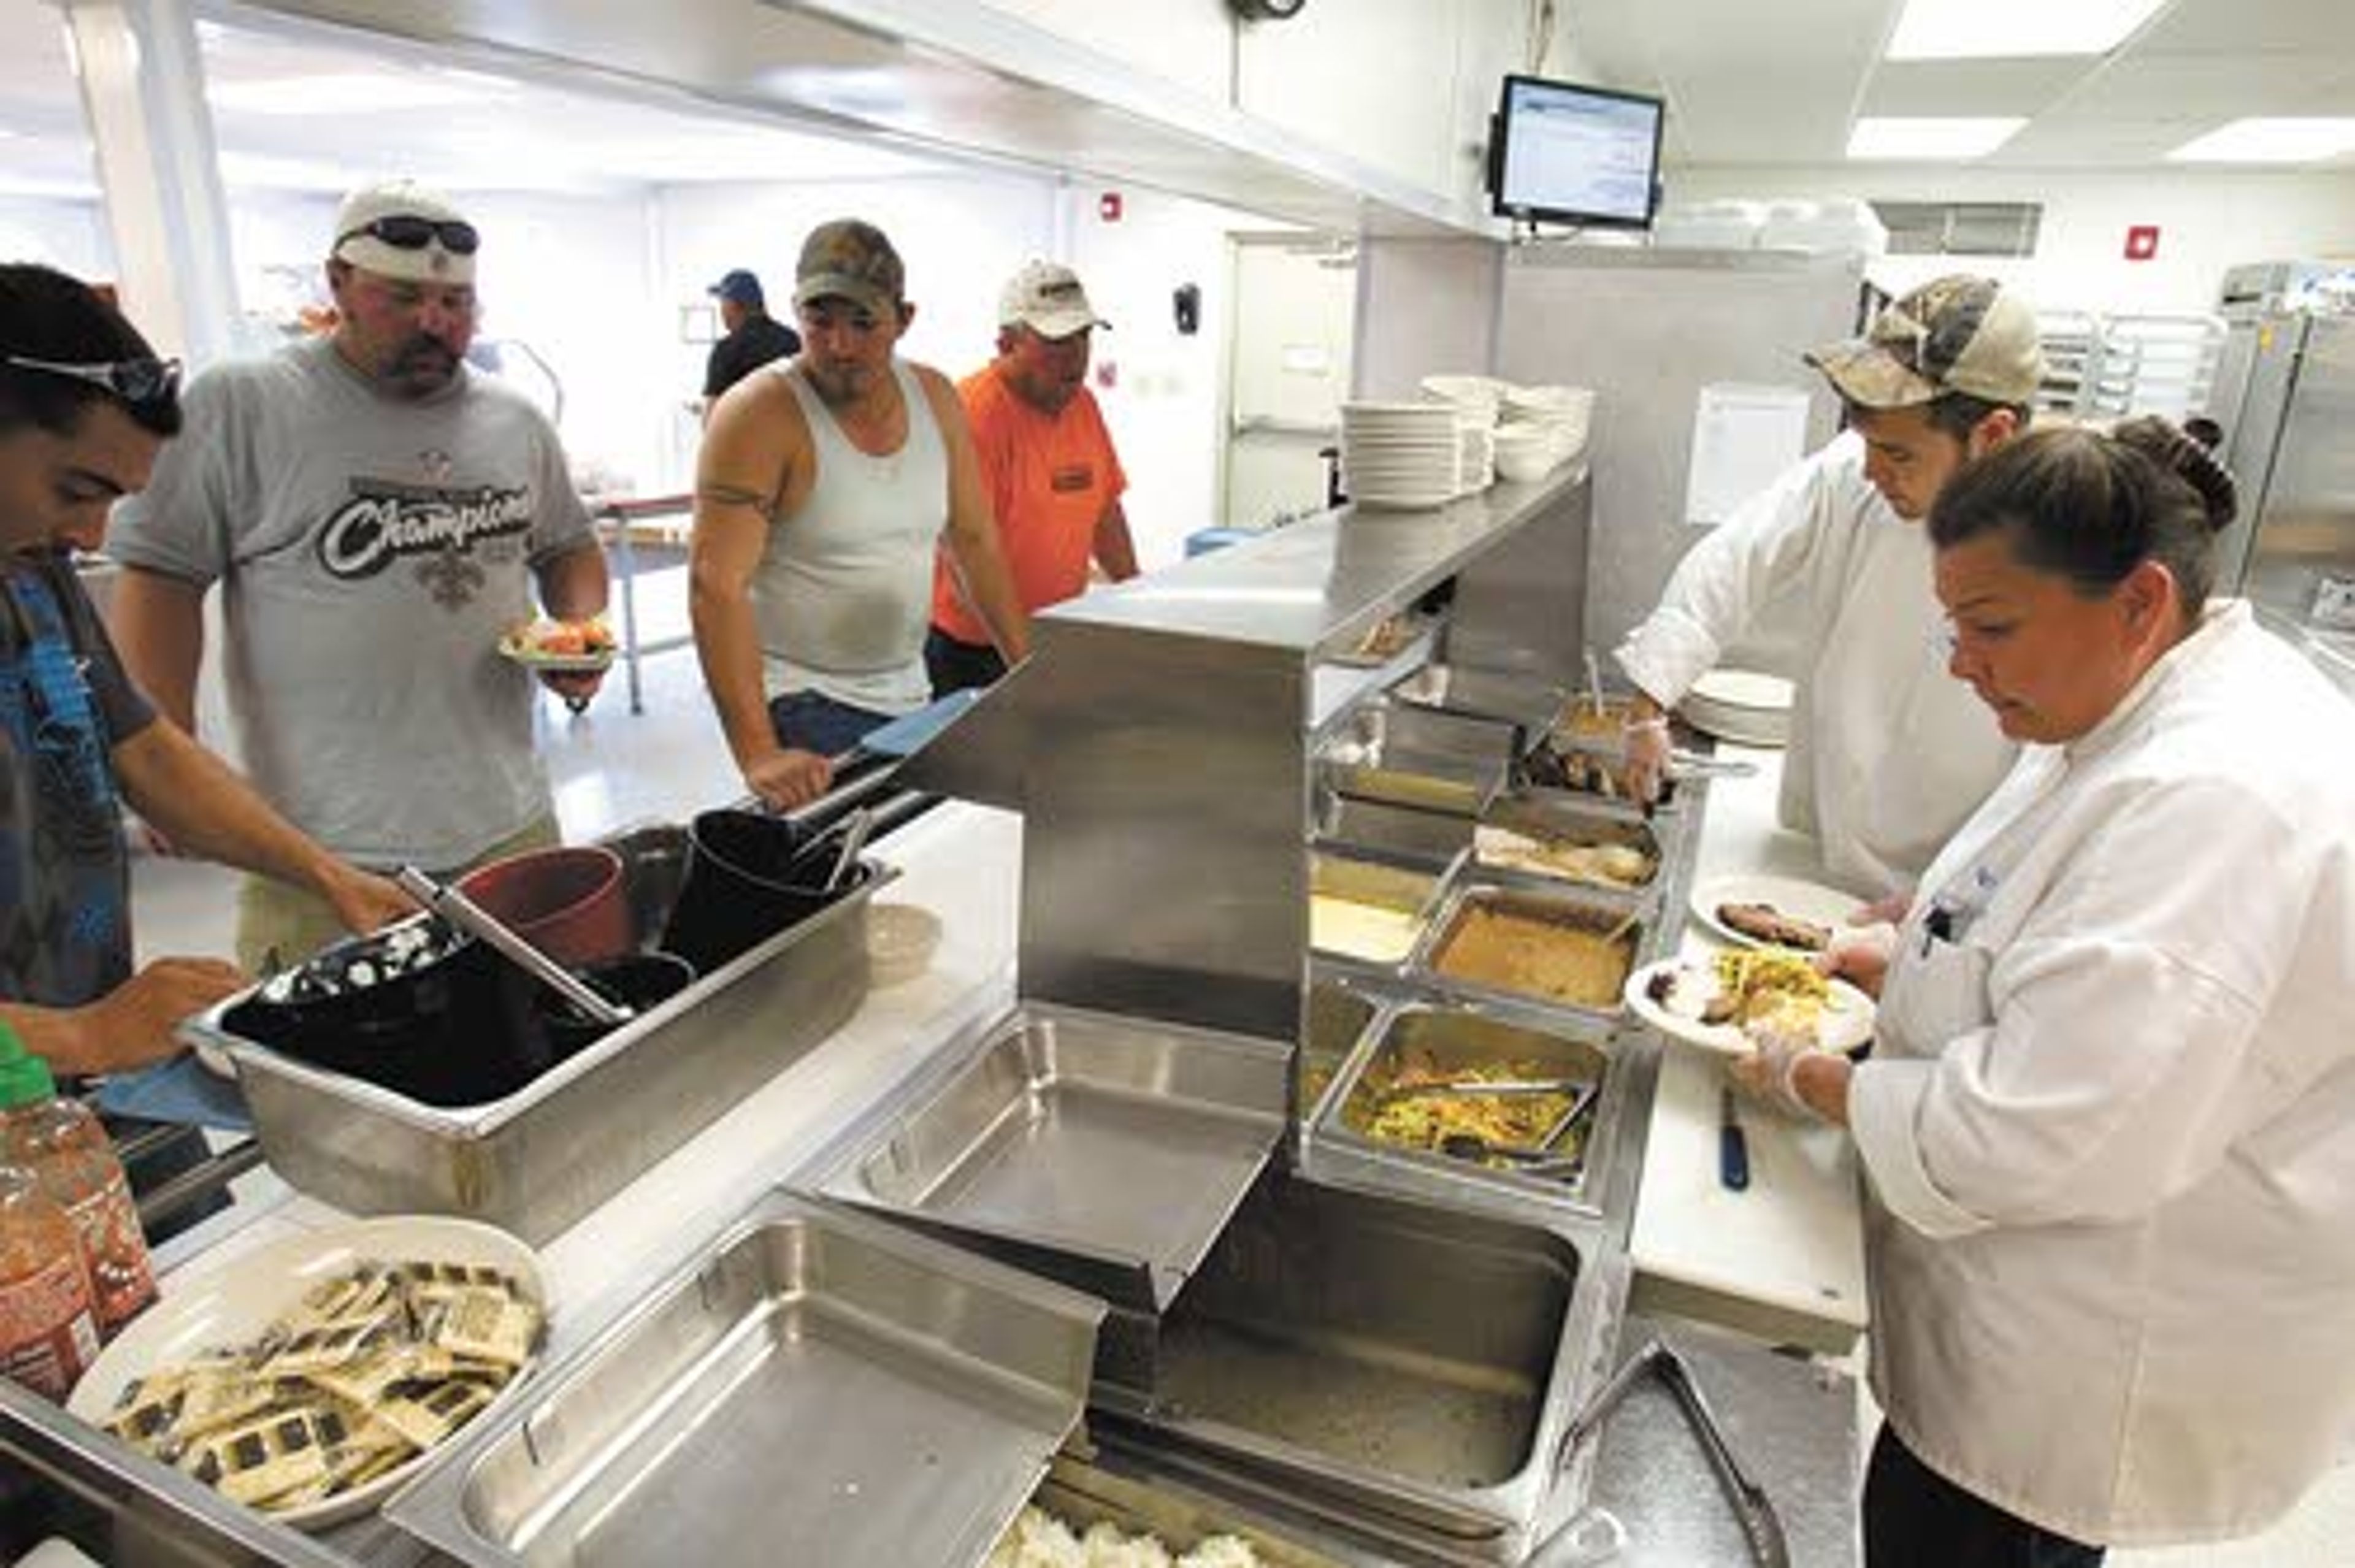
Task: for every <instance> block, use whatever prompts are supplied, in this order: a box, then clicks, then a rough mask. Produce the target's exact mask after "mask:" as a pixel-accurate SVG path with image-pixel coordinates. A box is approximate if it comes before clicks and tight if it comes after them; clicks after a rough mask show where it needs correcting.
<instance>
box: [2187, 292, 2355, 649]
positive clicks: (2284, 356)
mask: <svg viewBox="0 0 2355 1568" xmlns="http://www.w3.org/2000/svg"><path fill="white" fill-rule="evenodd" d="M2248 351H2249V374H2248V381H2247V390H2246V392H2245V393H2244V395H2243V397H2242V398H2241V399H2240V400H2239V407H2238V408H2237V409H2236V410H2235V411H2234V415H2235V417H2234V418H2233V420H2232V427H2231V430H2230V432H2229V433H2228V435H2227V438H2226V442H2225V448H2224V455H2225V462H2226V464H2227V465H2228V466H2229V467H2230V468H2231V469H2232V476H2233V478H2234V480H2235V481H2236V482H2237V483H2238V485H2239V486H2240V495H2241V518H2240V520H2239V521H2238V522H2236V523H2235V524H2234V525H2233V527H2232V530H2231V531H2230V532H2229V533H2228V534H2227V535H2226V536H2225V538H2224V540H2223V550H2224V556H2223V560H2222V569H2221V571H2220V583H2219V586H2220V588H2222V589H2225V590H2232V589H2233V588H2234V587H2236V586H2237V588H2238V590H2239V592H2242V593H2243V594H2245V595H2246V596H2247V597H2248V598H2249V599H2251V600H2252V601H2254V603H2256V605H2257V607H2258V608H2259V609H2260V610H2262V611H2264V612H2265V613H2267V614H2268V615H2269V616H2271V617H2273V618H2275V620H2276V621H2278V622H2279V623H2281V624H2286V625H2287V626H2291V627H2295V628H2297V629H2299V630H2301V631H2306V632H2312V633H2323V634H2334V635H2345V634H2350V633H2355V316H2346V315H2307V314H2304V313H2297V312H2279V313H2275V314H2273V315H2265V316H2263V317H2261V318H2259V319H2257V320H2256V321H2254V322H2253V323H2251V324H2249V326H2248Z"/></svg>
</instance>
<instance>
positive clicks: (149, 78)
mask: <svg viewBox="0 0 2355 1568" xmlns="http://www.w3.org/2000/svg"><path fill="white" fill-rule="evenodd" d="M61 5H62V7H63V10H64V13H65V19H66V27H67V29H68V37H69V42H70V43H71V45H72V48H73V55H74V60H75V66H76V71H77V74H78V75H79V76H80V81H81V101H82V109H83V112H84V113H85V114H86V115H87V116H88V117H89V121H90V132H91V141H92V142H93V143H94V144H96V145H97V148H98V172H99V181H100V184H101V186H102V187H104V190H105V193H106V210H107V219H108V222H109V224H110V225H111V227H112V230H113V236H114V254H115V261H116V266H117V268H118V269H119V271H120V276H119V277H118V278H117V279H116V283H117V286H118V288H119V290H120V292H121V296H122V303H123V309H124V311H125V312H126V313H127V314H128V315H130V317H131V319H132V320H133V322H135V323H136V324H137V325H138V326H139V328H140V330H141V331H142V332H144V333H145V334H146V336H148V338H149V339H150V340H151V341H152V342H154V343H155V345H156V347H157V348H158V349H159V350H160V351H162V352H164V353H166V354H177V355H179V356H181V357H184V358H186V359H187V360H188V361H189V363H190V366H191V368H198V367H202V366H205V365H208V364H211V363H213V362H215V361H217V360H219V359H223V358H226V357H229V355H231V354H232V353H234V352H235V351H236V348H237V346H238V315H239V306H238V297H237V273H236V268H235V263H234V261H233V260H232V258H231V252H230V246H229V201H228V198H227V197H226V196H225V195H224V194H223V192H222V187H221V178H220V164H219V161H218V158H217V157H216V156H215V155H214V147H213V122H212V112H211V109H210V108H209V107H208V105H207V103H206V102H205V73H204V61H203V58H202V56H201V54H200V52H199V50H198V47H197V27H196V18H195V14H194V12H193V11H192V10H191V9H190V6H189V4H188V0H61Z"/></svg>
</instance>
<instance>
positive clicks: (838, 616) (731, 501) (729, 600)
mask: <svg viewBox="0 0 2355 1568" xmlns="http://www.w3.org/2000/svg"><path fill="white" fill-rule="evenodd" d="M794 279H795V281H794V316H795V318H796V320H797V321H798V323H799V325H800V327H801V334H802V351H801V353H799V354H798V355H796V356H794V357H793V358H792V359H790V360H785V361H781V362H779V363H776V364H773V365H771V366H766V367H763V368H762V369H761V370H759V371H757V372H755V373H754V374H752V375H751V376H748V377H746V378H745V379H743V380H742V381H740V382H738V383H737V384H736V385H735V386H734V387H733V388H731V389H729V391H728V392H727V394H726V395H725V396H724V397H722V398H721V399H720V400H719V402H718V403H716V404H714V405H713V407H712V411H711V420H710V425H709V429H708V430H707V431H706V432H705V434H704V440H703V450H702V453H701V455H700V457H699V458H698V462H697V464H696V476H695V542H694V549H693V557H692V563H691V570H690V580H691V583H692V588H691V595H690V599H689V608H690V610H691V611H692V613H693V617H694V622H695V646H696V652H697V654H698V656H699V657H700V658H701V659H702V661H703V678H704V681H705V683H706V684H707V685H708V686H709V688H711V701H712V706H713V707H715V708H717V709H719V722H720V727H721V728H722V729H723V730H725V731H727V735H728V746H729V750H730V752H733V753H734V754H735V758H736V765H737V767H738V768H739V769H740V770H741V772H742V773H743V775H744V782H745V784H747V785H748V786H749V787H750V788H751V791H752V793H753V794H754V795H758V796H760V797H761V799H762V800H763V801H765V802H767V803H768V804H769V805H773V806H790V805H801V804H802V803H804V802H805V801H809V800H814V799H815V798H816V797H817V796H818V795H823V794H825V793H826V789H827V787H828V786H829V785H830V784H831V783H832V781H833V767H832V764H831V763H829V762H828V760H827V759H828V758H830V757H833V756H835V755H837V754H839V753H841V752H846V751H847V750H849V749H850V748H851V747H852V746H853V745H855V744H857V742H858V740H859V739H860V738H861V737H862V736H864V735H865V734H866V733H867V732H868V731H870V730H873V729H875V728H876V727H877V726H879V725H880V724H883V723H885V722H886V721H888V720H890V719H892V718H895V717H897V716H898V715H900V714H902V713H908V712H911V711H913V710H914V709H918V708H921V707H922V706H923V705H924V703H925V702H927V701H928V700H930V699H931V696H932V688H931V684H930V682H929V680H928V679H927V677H926V676H925V673H924V633H925V629H926V627H927V625H928V624H929V622H930V618H931V607H932V563H933V560H934V558H935V555H936V553H937V552H938V549H939V547H940V546H941V545H942V544H943V543H945V544H946V545H947V546H948V554H949V559H950V560H952V561H953V562H954V564H955V567H956V569H957V571H958V572H959V574H960V575H961V576H962V577H963V579H964V588H965V592H966V593H967V594H968V596H969V597H970V601H971V603H973V604H974V606H975V609H976V610H978V611H979V612H980V614H981V617H982V620H983V621H984V623H985V624H986V625H987V627H988V630H989V635H990V639H991V641H992V642H993V643H994V644H995V645H996V647H997V651H998V653H999V654H1000V655H1001V656H1004V658H1005V659H1006V661H1007V664H1009V665H1011V664H1013V663H1015V662H1016V661H1018V660H1019V659H1020V658H1021V657H1022V656H1023V655H1024V654H1025V653H1027V652H1028V647H1029V628H1028V623H1027V622H1026V621H1025V619H1024V617H1023V613H1022V607H1021V603H1020V602H1019V600H1018V598H1017V597H1016V595H1015V591H1014V581H1013V578H1012V575H1011V574H1010V573H1009V572H1008V571H1007V567H1006V560H1005V557H1004V555H1003V554H1002V553H1001V550H1000V547H999V543H998V536H997V527H996V521H995V519H994V518H993V517H991V515H990V507H989V494H988V491H987V489H986V486H985V485H984V484H983V481H982V475H981V464H980V463H979V461H978V459H977V458H976V457H975V454H974V445H973V435H972V432H971V431H970V429H969V428H968V427H967V425H966V422H965V416H964V405H963V404H962V403H961V402H959V401H958V399H957V394H956V389H955V388H954V386H952V385H951V384H950V382H949V380H948V379H947V378H946V377H944V376H943V375H942V374H941V373H940V372H939V371H937V370H935V369H933V368H931V367H930V366H926V365H912V364H906V363H903V362H901V361H900V359H899V358H898V357H896V356H895V354H894V352H893V350H894V348H895V347H896V346H897V345H898V343H899V341H900V335H901V334H902V333H904V332H906V331H907V329H908V324H909V323H910V322H911V321H912V320H913V319H914V318H915V307H914V306H913V305H911V304H909V303H908V302H907V299H906V298H905V282H906V277H905V272H904V270H903V269H902V268H901V266H900V257H899V254H898V252H897V251H893V250H892V248H891V241H890V240H888V239H886V238H885V237H884V235H883V231H882V230H881V229H877V228H876V227H875V226H874V225H872V224H869V223H863V222H860V221H859V220H858V219H837V221H835V222H832V223H826V224H821V225H819V226H818V227H817V228H816V229H813V230H811V232H810V235H809V238H808V239H807V240H805V241H803V244H802V254H801V263H800V265H799V267H798V268H796V269H795V273H794Z"/></svg>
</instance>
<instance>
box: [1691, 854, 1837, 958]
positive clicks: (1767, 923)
mask: <svg viewBox="0 0 2355 1568" xmlns="http://www.w3.org/2000/svg"><path fill="white" fill-rule="evenodd" d="M1867 902H1868V900H1865V899H1860V898H1859V897H1857V895H1856V894H1854V893H1847V892H1842V891H1840V890H1839V889H1838V888H1828V887H1826V886H1824V885H1823V884H1822V883H1821V882H1808V881H1802V880H1799V879H1798V878H1796V877H1770V876H1764V875H1761V874H1759V873H1756V872H1748V871H1745V872H1741V873H1737V874H1735V875H1732V876H1725V877H1711V878H1710V879H1709V880H1707V881H1705V882H1697V883H1695V884H1694V885H1693V891H1692V897H1691V900H1690V904H1691V908H1692V912H1693V918H1694V919H1695V920H1698V921H1700V923H1701V924H1703V925H1705V926H1707V927H1708V928H1709V929H1710V933H1712V934H1713V935H1716V936H1718V937H1720V938H1721V939H1722V940H1724V941H1727V942H1731V943H1732V944H1734V945H1735V946H1737V947H1787V948H1790V949H1792V950H1794V951H1796V952H1799V953H1821V952H1822V951H1823V950H1824V949H1825V947H1827V946H1828V945H1829V944H1830V943H1831V940H1832V938H1833V937H1834V936H1836V935H1838V933H1841V932H1843V931H1849V930H1853V929H1854V928H1855V923H1854V921H1853V920H1852V919H1851V918H1850V917H1851V916H1853V915H1854V914H1855V913H1856V912H1857V911H1859V910H1860V909H1862V908H1863V907H1864V906H1865V904H1866V903H1867Z"/></svg>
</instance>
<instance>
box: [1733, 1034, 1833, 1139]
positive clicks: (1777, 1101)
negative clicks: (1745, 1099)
mask: <svg viewBox="0 0 2355 1568" xmlns="http://www.w3.org/2000/svg"><path fill="white" fill-rule="evenodd" d="M1749 1033H1750V1043H1751V1046H1752V1048H1753V1049H1752V1051H1751V1052H1750V1054H1749V1055H1747V1056H1738V1057H1735V1058H1734V1059H1733V1060H1732V1061H1728V1062H1727V1063H1726V1064H1725V1072H1726V1076H1727V1077H1729V1078H1731V1079H1732V1080H1733V1083H1734V1086H1735V1087H1736V1088H1738V1089H1740V1090H1741V1091H1742V1093H1744V1094H1747V1095H1748V1096H1749V1097H1750V1098H1752V1099H1753V1100H1755V1101H1757V1102H1758V1103H1759V1104H1762V1105H1767V1106H1770V1107H1772V1108H1773V1109H1774V1110H1777V1111H1780V1112H1782V1113H1783V1114H1784V1115H1786V1116H1796V1117H1797V1118H1798V1119H1799V1120H1801V1121H1803V1122H1808V1121H1817V1120H1819V1119H1820V1118H1819V1117H1817V1115H1816V1109H1815V1107H1814V1106H1812V1105H1810V1104H1807V1103H1806V1101H1805V1100H1802V1099H1801V1098H1799V1063H1800V1062H1801V1061H1805V1060H1806V1058H1808V1057H1810V1056H1819V1055H1821V1054H1822V1051H1820V1050H1819V1049H1818V1048H1817V1044H1816V1040H1815V1031H1814V1030H1813V1029H1807V1030H1806V1031H1805V1032H1802V1031H1800V1030H1796V1029H1779V1028H1777V1027H1775V1025H1774V1023H1773V1022H1772V1021H1771V1020H1770V1021H1768V1022H1764V1023H1761V1024H1758V1025H1755V1026H1753V1028H1752V1029H1750V1031H1749Z"/></svg>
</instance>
